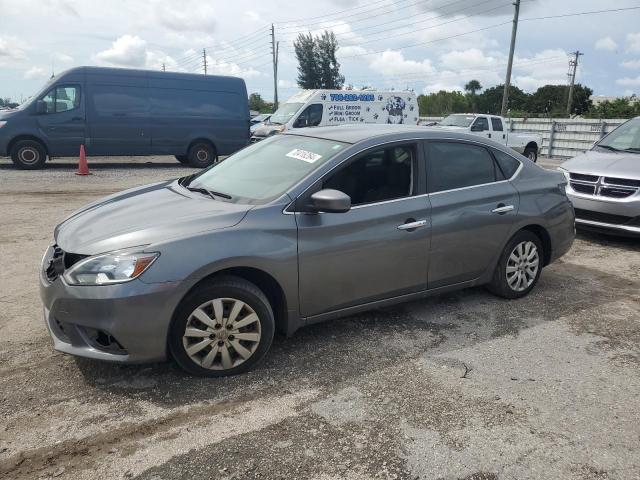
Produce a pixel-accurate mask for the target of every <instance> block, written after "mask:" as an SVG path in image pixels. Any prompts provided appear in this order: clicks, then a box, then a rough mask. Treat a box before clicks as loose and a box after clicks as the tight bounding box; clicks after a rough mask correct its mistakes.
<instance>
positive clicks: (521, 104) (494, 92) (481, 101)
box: [477, 85, 528, 115]
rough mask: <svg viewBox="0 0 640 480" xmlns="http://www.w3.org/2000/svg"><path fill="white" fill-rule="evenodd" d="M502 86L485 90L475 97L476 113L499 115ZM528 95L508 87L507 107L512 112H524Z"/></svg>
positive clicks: (514, 87) (510, 86) (511, 86)
mask: <svg viewBox="0 0 640 480" xmlns="http://www.w3.org/2000/svg"><path fill="white" fill-rule="evenodd" d="M503 93H504V85H496V86H495V87H491V88H487V89H485V91H484V92H482V93H481V94H480V95H478V97H477V103H478V113H489V114H491V115H500V110H502V95H503ZM527 98H528V94H526V93H525V92H523V91H522V90H520V89H519V88H518V87H516V86H514V85H509V105H508V108H509V109H510V110H512V111H515V110H517V111H522V110H526V106H527Z"/></svg>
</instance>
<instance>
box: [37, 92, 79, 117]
mask: <svg viewBox="0 0 640 480" xmlns="http://www.w3.org/2000/svg"><path fill="white" fill-rule="evenodd" d="M42 101H43V102H44V103H45V105H46V106H47V113H60V112H66V111H69V110H74V109H76V108H78V107H79V106H80V87H77V86H69V85H67V86H58V87H54V88H52V89H51V90H49V91H48V92H47V94H46V95H45V96H44V97H42Z"/></svg>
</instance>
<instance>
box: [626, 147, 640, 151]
mask: <svg viewBox="0 0 640 480" xmlns="http://www.w3.org/2000/svg"><path fill="white" fill-rule="evenodd" d="M624 151H625V152H640V147H629V148H625V149H624Z"/></svg>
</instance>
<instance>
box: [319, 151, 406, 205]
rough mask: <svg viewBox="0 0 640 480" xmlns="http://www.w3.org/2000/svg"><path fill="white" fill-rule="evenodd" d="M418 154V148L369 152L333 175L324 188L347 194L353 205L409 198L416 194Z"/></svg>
mask: <svg viewBox="0 0 640 480" xmlns="http://www.w3.org/2000/svg"><path fill="white" fill-rule="evenodd" d="M415 152H416V147H415V145H399V146H395V147H389V148H384V149H378V150H373V151H370V152H367V153H365V154H364V155H363V156H361V157H360V158H357V159H356V160H355V161H353V162H351V163H350V164H348V165H347V166H346V167H344V168H342V169H341V170H340V171H338V172H337V173H335V174H333V175H331V176H330V177H329V178H328V179H326V180H325V181H324V182H323V184H322V188H333V189H335V190H340V191H341V192H343V193H346V194H347V195H349V196H350V197H351V204H352V205H364V204H367V203H374V202H383V201H385V200H393V199H396V198H403V197H409V196H411V195H412V193H413V185H414V182H413V176H414V171H415V168H414V165H415V158H416V154H415Z"/></svg>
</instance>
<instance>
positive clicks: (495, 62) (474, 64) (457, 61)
mask: <svg viewBox="0 0 640 480" xmlns="http://www.w3.org/2000/svg"><path fill="white" fill-rule="evenodd" d="M440 63H441V64H442V66H443V67H445V68H448V69H451V70H464V69H472V68H478V69H487V68H492V67H495V66H499V65H500V64H501V63H506V61H505V60H504V58H498V57H497V56H491V55H485V54H484V52H483V51H482V50H480V49H479V48H469V49H467V50H452V51H450V52H447V53H444V54H442V55H441V56H440Z"/></svg>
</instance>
